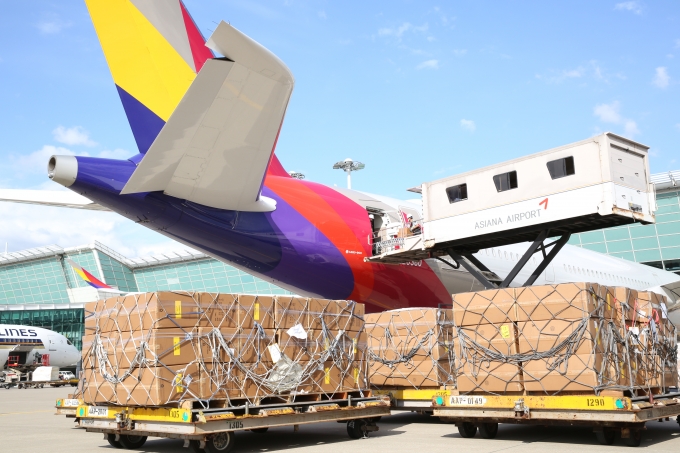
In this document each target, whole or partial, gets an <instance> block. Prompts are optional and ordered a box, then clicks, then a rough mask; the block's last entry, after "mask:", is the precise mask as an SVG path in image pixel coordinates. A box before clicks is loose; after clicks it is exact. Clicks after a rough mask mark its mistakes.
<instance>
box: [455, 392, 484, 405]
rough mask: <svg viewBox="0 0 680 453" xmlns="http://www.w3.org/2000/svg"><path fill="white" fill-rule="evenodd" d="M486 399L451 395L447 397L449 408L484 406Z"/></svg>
mask: <svg viewBox="0 0 680 453" xmlns="http://www.w3.org/2000/svg"><path fill="white" fill-rule="evenodd" d="M485 404H486V398H484V397H483V396H474V395H458V396H456V395H452V396H450V397H449V406H484V405H485Z"/></svg>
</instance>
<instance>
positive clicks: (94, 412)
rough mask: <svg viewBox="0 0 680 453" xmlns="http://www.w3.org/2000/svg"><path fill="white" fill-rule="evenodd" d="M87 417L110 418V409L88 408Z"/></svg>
mask: <svg viewBox="0 0 680 453" xmlns="http://www.w3.org/2000/svg"><path fill="white" fill-rule="evenodd" d="M87 416H88V417H108V416H109V408H108V407H97V406H88V407H87Z"/></svg>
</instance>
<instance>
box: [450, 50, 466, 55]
mask: <svg viewBox="0 0 680 453" xmlns="http://www.w3.org/2000/svg"><path fill="white" fill-rule="evenodd" d="M466 53H467V49H453V54H454V55H455V56H457V57H462V56H463V55H465V54H466Z"/></svg>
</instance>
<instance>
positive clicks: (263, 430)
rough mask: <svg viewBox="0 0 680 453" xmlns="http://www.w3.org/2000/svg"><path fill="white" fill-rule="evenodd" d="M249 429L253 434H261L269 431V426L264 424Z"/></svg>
mask: <svg viewBox="0 0 680 453" xmlns="http://www.w3.org/2000/svg"><path fill="white" fill-rule="evenodd" d="M250 431H252V432H254V433H255V434H263V433H266V432H267V431H269V427H268V426H265V427H264V428H253V429H251V430H250Z"/></svg>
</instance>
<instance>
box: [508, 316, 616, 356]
mask: <svg viewBox="0 0 680 453" xmlns="http://www.w3.org/2000/svg"><path fill="white" fill-rule="evenodd" d="M582 322H583V320H582V319H578V320H572V321H565V320H561V319H552V320H546V321H530V322H519V323H517V336H518V339H519V352H520V353H521V354H527V353H532V352H548V351H550V350H551V349H553V348H559V347H560V346H561V345H563V343H564V342H565V341H567V340H568V339H569V337H570V335H572V334H573V333H574V332H575V331H576V330H577V329H578V328H579V327H580V326H581V323H582ZM586 322H587V326H586V329H585V332H584V333H583V335H582V336H581V340H580V341H579V343H578V344H576V345H573V346H572V347H573V348H574V349H573V352H574V353H576V354H590V353H591V352H600V353H601V352H603V348H604V346H605V345H604V344H603V338H602V335H601V332H600V329H601V328H602V327H605V326H604V325H603V324H602V320H601V319H600V318H589V319H588V320H587V321H586ZM565 349H566V348H564V349H561V350H559V351H556V354H563V353H564V351H565Z"/></svg>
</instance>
